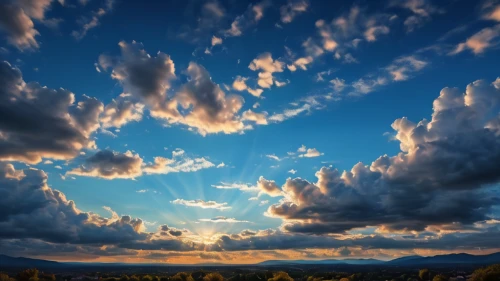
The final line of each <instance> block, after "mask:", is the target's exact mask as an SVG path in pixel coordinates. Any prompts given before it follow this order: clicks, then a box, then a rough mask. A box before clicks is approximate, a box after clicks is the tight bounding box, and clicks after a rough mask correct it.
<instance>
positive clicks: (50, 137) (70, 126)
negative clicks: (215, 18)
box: [0, 62, 103, 164]
mask: <svg viewBox="0 0 500 281" xmlns="http://www.w3.org/2000/svg"><path fill="white" fill-rule="evenodd" d="M0 85H1V86H0V112H1V114H2V115H3V117H2V120H3V121H2V122H0V132H1V135H2V137H1V138H0V160H3V161H23V162H25V163H30V164H36V163H39V162H41V161H42V159H43V158H50V159H59V160H68V159H72V158H73V157H75V156H77V155H78V154H79V152H80V150H82V149H86V148H95V142H94V140H93V139H92V137H91V136H92V133H93V132H95V131H96V130H97V129H98V128H99V126H100V125H99V115H100V113H101V112H102V111H103V104H102V103H101V102H100V101H98V100H97V99H95V98H91V97H88V96H83V99H82V100H81V101H79V102H76V103H75V95H74V94H73V93H72V92H70V91H68V90H65V89H62V88H59V89H51V88H47V87H43V86H41V85H40V84H38V83H37V82H29V83H26V82H25V81H24V80H23V78H22V74H21V71H20V70H19V69H17V68H15V67H12V66H11V65H10V64H9V63H8V62H0Z"/></svg>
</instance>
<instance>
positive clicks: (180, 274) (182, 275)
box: [170, 272, 194, 281]
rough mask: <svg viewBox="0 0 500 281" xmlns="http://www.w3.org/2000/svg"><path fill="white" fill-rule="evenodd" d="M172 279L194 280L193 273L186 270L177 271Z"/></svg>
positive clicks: (179, 280) (174, 280) (181, 280)
mask: <svg viewBox="0 0 500 281" xmlns="http://www.w3.org/2000/svg"><path fill="white" fill-rule="evenodd" d="M170 281H194V279H193V277H192V276H191V274H188V273H186V272H177V273H176V274H175V275H174V276H172V277H171V278H170Z"/></svg>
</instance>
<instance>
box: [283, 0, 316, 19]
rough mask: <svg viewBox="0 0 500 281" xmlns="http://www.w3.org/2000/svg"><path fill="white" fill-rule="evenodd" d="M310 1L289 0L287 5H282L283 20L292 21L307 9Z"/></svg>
mask: <svg viewBox="0 0 500 281" xmlns="http://www.w3.org/2000/svg"><path fill="white" fill-rule="evenodd" d="M308 8H309V1H307V0H288V2H287V4H286V5H283V6H281V7H280V13H281V22H282V23H291V22H292V21H293V20H294V19H295V17H296V16H298V15H299V14H302V13H304V12H306V11H307V9H308Z"/></svg>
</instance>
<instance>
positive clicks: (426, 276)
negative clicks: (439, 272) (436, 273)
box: [418, 268, 430, 280]
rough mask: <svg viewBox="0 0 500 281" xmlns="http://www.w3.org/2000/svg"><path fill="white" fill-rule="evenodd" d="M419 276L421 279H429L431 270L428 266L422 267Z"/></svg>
mask: <svg viewBox="0 0 500 281" xmlns="http://www.w3.org/2000/svg"><path fill="white" fill-rule="evenodd" d="M418 277H419V278H420V280H429V277H430V273H429V270H428V269H427V268H424V269H420V271H419V272H418Z"/></svg>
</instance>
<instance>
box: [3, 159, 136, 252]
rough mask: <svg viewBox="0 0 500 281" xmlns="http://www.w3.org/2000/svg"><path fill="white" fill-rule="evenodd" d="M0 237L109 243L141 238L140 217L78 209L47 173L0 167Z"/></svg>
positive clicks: (4, 164)
mask: <svg viewBox="0 0 500 281" xmlns="http://www.w3.org/2000/svg"><path fill="white" fill-rule="evenodd" d="M0 194H1V195H2V196H1V198H0V203H1V204H0V206H1V207H0V211H1V212H0V213H1V214H2V215H1V216H0V237H1V238H2V239H22V238H32V239H42V240H44V241H47V242H53V243H72V244H89V243H103V244H113V243H117V242H123V241H129V240H138V239H145V238H146V234H144V233H142V232H141V229H142V228H144V226H143V222H142V220H140V219H133V218H131V217H129V216H122V217H118V216H117V215H116V214H114V218H112V219H107V218H103V217H100V216H98V215H96V214H93V213H86V212H82V211H80V210H79V209H78V208H77V207H76V205H75V203H74V202H73V201H70V200H67V199H66V197H65V196H64V194H63V193H61V192H60V191H57V190H53V189H51V188H50V187H48V185H47V175H46V174H45V173H44V172H43V171H41V170H36V169H26V170H15V169H14V167H13V166H12V165H11V164H6V163H1V166H0Z"/></svg>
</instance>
